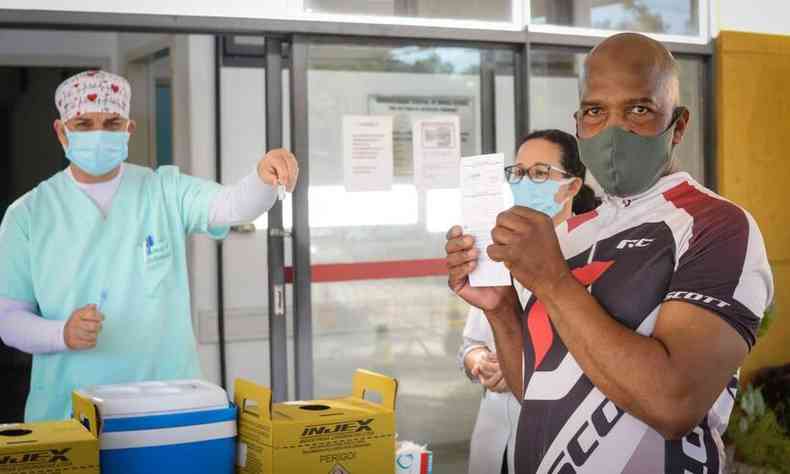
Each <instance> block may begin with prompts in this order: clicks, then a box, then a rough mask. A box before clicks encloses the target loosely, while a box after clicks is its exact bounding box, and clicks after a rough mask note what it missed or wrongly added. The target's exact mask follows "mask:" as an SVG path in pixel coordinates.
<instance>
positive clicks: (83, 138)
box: [64, 127, 129, 176]
mask: <svg viewBox="0 0 790 474" xmlns="http://www.w3.org/2000/svg"><path fill="white" fill-rule="evenodd" d="M64 128H65V127H64ZM65 130H66V138H68V139H69V144H68V145H67V146H65V147H64V149H65V151H66V158H68V159H69V161H71V162H72V163H74V164H75V165H76V166H77V167H78V168H79V169H81V170H82V171H84V172H86V173H88V174H89V175H92V176H102V175H105V174H107V173H109V172H110V171H112V170H113V169H115V168H116V167H117V166H118V165H120V164H121V163H122V162H124V161H125V160H126V158H128V156H129V132H128V131H127V132H107V131H104V130H98V131H95V132H71V131H69V129H68V128H66V129H65Z"/></svg>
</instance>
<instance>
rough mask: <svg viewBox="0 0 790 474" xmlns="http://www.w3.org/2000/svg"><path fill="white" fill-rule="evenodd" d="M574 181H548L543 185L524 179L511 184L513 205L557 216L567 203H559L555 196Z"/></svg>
mask: <svg viewBox="0 0 790 474" xmlns="http://www.w3.org/2000/svg"><path fill="white" fill-rule="evenodd" d="M571 181H573V178H571V179H566V180H563V181H554V180H553V179H549V180H546V181H544V182H542V183H535V182H532V181H530V180H529V179H528V178H526V177H525V178H524V179H522V180H521V181H519V182H518V183H515V184H513V183H511V184H510V190H511V191H512V192H513V204H515V205H516V206H524V207H529V208H531V209H534V210H536V211H540V212H542V213H544V214H548V216H549V217H554V216H556V215H557V214H558V213H559V212H560V211H561V210H562V207H563V206H564V205H565V202H566V201H567V200H566V201H563V202H557V201H555V200H554V196H556V195H557V191H559V190H560V186H562V185H563V184H567V183H570V182H571Z"/></svg>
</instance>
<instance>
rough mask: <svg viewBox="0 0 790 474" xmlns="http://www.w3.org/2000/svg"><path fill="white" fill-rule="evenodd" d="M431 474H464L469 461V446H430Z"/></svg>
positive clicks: (466, 444) (459, 444) (460, 444)
mask: <svg viewBox="0 0 790 474" xmlns="http://www.w3.org/2000/svg"><path fill="white" fill-rule="evenodd" d="M431 450H432V451H433V474H466V473H467V470H468V469H469V468H468V464H467V462H468V460H469V444H468V443H458V444H445V445H439V446H432V447H431Z"/></svg>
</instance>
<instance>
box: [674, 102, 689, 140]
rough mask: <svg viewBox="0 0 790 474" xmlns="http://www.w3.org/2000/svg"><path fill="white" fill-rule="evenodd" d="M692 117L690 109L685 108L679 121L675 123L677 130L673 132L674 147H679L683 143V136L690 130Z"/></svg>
mask: <svg viewBox="0 0 790 474" xmlns="http://www.w3.org/2000/svg"><path fill="white" fill-rule="evenodd" d="M690 117H691V113H690V112H689V109H687V108H685V107H683V112H681V114H680V117H678V121H677V122H675V130H674V132H672V144H673V145H678V144H680V142H682V141H683V136H684V135H685V134H686V130H687V129H688V125H689V118H690Z"/></svg>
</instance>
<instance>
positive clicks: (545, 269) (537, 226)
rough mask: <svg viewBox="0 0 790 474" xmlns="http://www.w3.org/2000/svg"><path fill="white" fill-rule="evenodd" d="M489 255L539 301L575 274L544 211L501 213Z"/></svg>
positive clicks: (525, 208) (521, 209)
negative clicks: (566, 278) (558, 284)
mask: <svg viewBox="0 0 790 474" xmlns="http://www.w3.org/2000/svg"><path fill="white" fill-rule="evenodd" d="M491 236H492V238H493V244H491V245H490V246H489V247H488V250H487V253H488V256H489V257H490V258H491V260H493V261H495V262H502V263H503V264H504V265H505V267H507V269H508V270H510V273H511V274H512V275H513V278H515V279H516V281H518V282H519V283H521V284H522V285H523V286H524V288H526V289H528V290H530V291H532V293H533V294H535V296H536V297H538V299H540V298H541V296H542V295H543V294H545V293H546V292H547V291H551V289H552V288H553V287H554V286H555V285H556V284H557V283H558V282H559V281H560V280H561V279H563V278H564V277H568V276H570V275H571V273H570V270H569V269H568V265H567V263H566V262H565V258H564V257H563V256H562V251H561V250H560V245H559V242H558V241H557V234H556V232H555V231H554V223H553V222H552V220H551V218H550V217H548V216H547V215H546V214H543V213H542V212H538V211H535V210H532V209H529V208H527V207H521V206H515V207H513V208H511V209H508V210H507V211H505V212H502V213H500V214H499V216H498V217H497V220H496V227H494V230H493V231H492V232H491Z"/></svg>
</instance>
